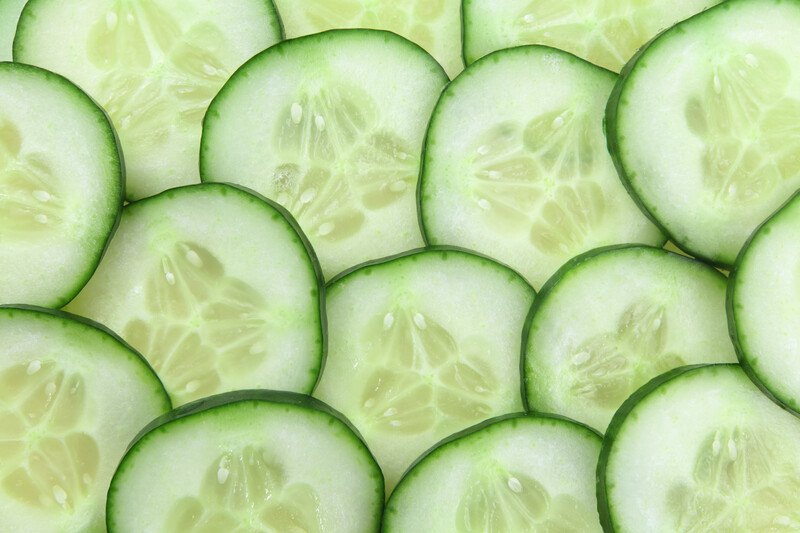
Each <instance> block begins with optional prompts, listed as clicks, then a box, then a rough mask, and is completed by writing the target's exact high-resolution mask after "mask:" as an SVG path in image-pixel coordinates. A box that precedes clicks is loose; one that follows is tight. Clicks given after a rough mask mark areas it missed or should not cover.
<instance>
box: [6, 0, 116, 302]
mask: <svg viewBox="0 0 800 533" xmlns="http://www.w3.org/2000/svg"><path fill="white" fill-rule="evenodd" d="M27 5H28V4H26V7H27ZM0 65H2V66H3V67H4V68H9V69H12V70H20V71H22V72H31V73H35V74H36V75H37V76H41V77H43V78H44V79H45V80H46V81H47V82H48V83H52V84H58V86H59V87H60V88H61V89H62V90H63V91H65V92H68V93H69V95H70V96H71V97H72V98H76V99H77V100H79V101H80V102H81V104H82V105H83V107H84V108H85V109H86V111H87V112H88V111H91V112H92V114H93V115H94V118H95V119H96V121H97V123H98V124H99V125H100V126H101V127H102V128H104V129H106V130H107V133H108V135H107V137H108V138H107V141H109V145H110V148H111V149H110V150H109V153H108V154H107V155H108V156H110V157H111V166H112V167H113V168H114V169H115V170H117V172H115V174H117V176H116V179H114V180H113V183H114V185H115V188H116V189H117V190H116V193H115V194H114V196H115V197H116V198H117V202H116V204H117V207H116V210H115V213H114V215H113V220H112V222H111V224H110V225H109V227H108V228H107V229H106V238H105V242H104V243H103V245H102V247H100V248H99V249H98V250H97V251H96V255H95V257H94V258H93V259H92V260H91V261H90V262H89V263H88V265H87V268H86V269H85V270H84V274H83V276H80V277H77V279H76V281H75V283H74V284H73V285H72V286H70V287H69V288H68V289H64V290H63V291H62V294H56V295H54V296H53V299H52V300H51V301H50V302H42V304H44V305H45V306H46V307H49V308H53V309H57V308H61V307H63V306H65V305H66V304H68V303H69V302H70V301H71V300H72V299H73V298H75V296H77V295H78V293H79V292H80V291H81V289H83V287H84V286H85V285H86V284H87V283H88V282H89V279H90V278H91V277H92V275H93V274H94V272H95V270H97V267H98V265H99V264H100V261H101V260H102V259H103V256H104V255H105V253H106V251H107V250H108V247H109V246H110V244H111V240H112V238H113V237H114V234H115V233H116V231H117V228H118V227H119V223H120V220H121V218H122V204H123V202H124V201H125V158H124V156H123V154H122V145H121V144H120V140H119V136H118V135H117V130H116V129H115V128H114V125H113V124H112V122H111V118H110V117H109V116H108V113H106V111H105V110H104V109H103V108H102V106H100V104H98V103H97V102H96V101H95V100H94V99H93V98H92V97H91V96H89V95H88V94H87V93H86V92H84V91H83V90H82V89H81V88H80V87H78V86H77V85H75V84H74V83H72V82H71V81H70V80H69V79H67V78H66V77H64V76H62V75H60V74H57V73H55V72H52V71H49V70H47V69H43V68H41V67H37V66H34V65H28V64H25V63H16V62H0ZM108 185H109V186H110V185H111V182H109V183H108ZM8 303H11V302H8ZM17 303H19V304H25V303H26V302H17Z"/></svg>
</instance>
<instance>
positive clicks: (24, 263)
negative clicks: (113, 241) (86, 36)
mask: <svg viewBox="0 0 800 533" xmlns="http://www.w3.org/2000/svg"><path fill="white" fill-rule="evenodd" d="M54 124H57V125H58V127H54ZM124 181H125V174H124V171H123V168H122V162H121V156H120V153H119V147H118V145H117V141H116V137H115V136H114V130H113V128H112V127H111V124H110V122H109V121H108V118H107V117H106V115H105V113H104V112H103V110H102V109H100V108H99V107H98V106H97V105H96V104H95V103H94V102H92V100H91V99H90V98H89V97H88V96H86V94H85V93H83V92H82V91H81V90H80V89H79V88H78V87H76V86H75V85H73V84H72V83H71V82H69V81H68V80H66V79H65V78H62V77H61V76H58V75H56V74H53V73H51V72H47V71H45V70H42V69H39V68H36V67H31V66H28V65H21V64H17V63H0V243H1V244H2V246H0V273H2V274H0V304H4V303H5V304H9V303H27V304H32V305H42V306H46V307H61V306H63V305H64V304H66V303H67V302H68V301H69V300H71V299H72V298H73V297H74V296H75V295H76V294H77V293H78V291H80V289H81V287H83V286H84V284H86V282H87V280H88V279H89V277H90V276H91V275H92V272H94V270H95V268H96V267H97V264H98V262H99V261H100V257H101V255H102V254H103V250H104V249H105V247H106V245H107V243H108V241H109V239H110V238H111V235H112V234H113V232H114V229H115V227H116V223H117V220H118V218H119V212H120V208H121V204H122V194H123V188H124Z"/></svg>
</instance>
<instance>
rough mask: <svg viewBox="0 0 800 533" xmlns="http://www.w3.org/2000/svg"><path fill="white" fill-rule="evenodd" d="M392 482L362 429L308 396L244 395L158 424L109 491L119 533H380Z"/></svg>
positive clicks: (113, 532)
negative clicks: (360, 433) (385, 484)
mask: <svg viewBox="0 0 800 533" xmlns="http://www.w3.org/2000/svg"><path fill="white" fill-rule="evenodd" d="M382 512H383V478H382V477H381V472H380V469H379V468H378V465H377V464H376V463H375V459H374V458H373V457H372V455H371V454H370V452H369V450H368V449H367V447H366V446H365V445H364V443H363V442H362V441H361V440H360V438H359V436H358V434H357V433H356V432H355V431H354V430H353V428H352V426H350V424H349V423H348V422H347V421H346V420H345V419H344V418H343V417H342V416H341V415H340V414H339V413H337V412H335V411H333V410H332V409H330V408H329V407H328V406H326V405H324V404H322V403H321V402H318V401H316V400H314V399H313V398H309V397H307V396H302V395H299V394H291V393H285V392H284V393H276V392H273V391H240V392H233V393H228V394H221V395H218V396H215V397H212V398H209V399H206V400H200V401H198V402H195V403H194V404H191V405H187V406H184V408H181V409H177V410H175V411H173V412H171V413H168V414H167V415H165V416H163V417H161V418H160V419H158V420H155V421H154V422H153V423H152V424H150V425H149V426H148V427H146V428H145V429H144V430H143V431H142V433H141V434H140V436H139V437H138V438H137V440H136V441H135V442H134V443H133V444H132V445H131V448H130V450H129V451H128V454H127V455H126V456H125V458H124V459H123V460H122V462H121V463H120V465H119V468H118V469H117V472H116V474H115V475H114V479H113V480H112V482H111V488H110V489H109V491H108V531H109V533H124V532H132V533H140V532H142V531H168V532H177V531H197V532H199V531H207V532H227V531H231V532H245V531H281V532H283V531H285V532H294V531H298V532H299V531H304V532H309V533H321V532H323V531H351V532H353V533H362V532H363V533H367V532H377V531H378V529H379V527H380V519H381V513H382Z"/></svg>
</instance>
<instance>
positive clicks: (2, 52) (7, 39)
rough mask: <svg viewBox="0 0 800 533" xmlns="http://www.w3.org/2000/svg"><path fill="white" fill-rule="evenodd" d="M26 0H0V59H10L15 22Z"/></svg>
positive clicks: (15, 27)
mask: <svg viewBox="0 0 800 533" xmlns="http://www.w3.org/2000/svg"><path fill="white" fill-rule="evenodd" d="M27 1H28V0H0V61H11V46H12V44H13V43H14V34H15V33H16V32H17V22H18V21H19V14H20V13H22V8H23V7H25V3H26V2H27Z"/></svg>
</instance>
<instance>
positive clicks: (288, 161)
mask: <svg viewBox="0 0 800 533" xmlns="http://www.w3.org/2000/svg"><path fill="white" fill-rule="evenodd" d="M276 132H277V134H276V137H275V139H274V141H273V146H274V148H275V151H276V153H277V154H279V155H280V158H281V164H280V165H278V166H277V167H276V168H275V169H274V170H273V174H272V187H273V188H274V190H275V199H276V200H277V201H278V203H280V204H281V205H283V206H284V207H286V208H287V209H288V210H289V211H290V212H291V213H292V214H293V215H294V216H295V218H297V220H298V221H299V222H300V225H301V226H302V227H303V228H304V229H305V231H306V233H307V234H308V235H309V237H310V238H311V239H312V240H316V241H320V240H322V241H327V242H336V241H340V240H343V239H346V238H349V237H352V236H353V235H355V234H357V233H358V232H359V230H361V228H362V227H363V226H364V224H365V222H366V216H367V215H368V214H369V212H371V211H377V210H380V209H383V208H385V207H388V206H390V205H393V204H395V203H396V202H398V201H400V200H401V199H403V198H408V197H410V196H412V195H413V194H414V190H415V186H416V181H417V172H418V169H419V167H418V164H419V155H418V154H416V153H415V151H414V150H413V149H412V147H411V145H410V143H408V142H407V141H405V140H403V139H401V138H399V137H398V136H397V135H395V134H394V133H392V132H391V131H389V130H386V129H384V128H382V127H381V126H380V125H379V110H377V109H376V107H375V104H374V103H373V101H372V99H371V98H370V97H369V96H368V95H367V94H366V93H365V92H364V91H363V90H361V89H359V88H358V87H355V86H346V85H338V86H336V85H333V86H326V87H325V88H323V89H320V90H317V91H315V92H313V93H312V92H307V93H305V94H303V95H302V96H301V97H299V98H298V99H297V100H296V101H295V102H292V104H291V105H290V106H289V107H287V108H286V109H284V110H283V112H282V113H281V115H280V116H279V127H278V128H277V129H276Z"/></svg>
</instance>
